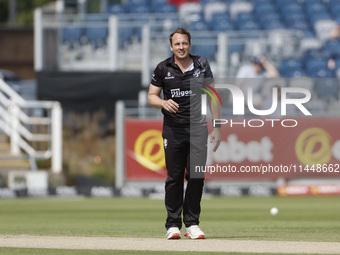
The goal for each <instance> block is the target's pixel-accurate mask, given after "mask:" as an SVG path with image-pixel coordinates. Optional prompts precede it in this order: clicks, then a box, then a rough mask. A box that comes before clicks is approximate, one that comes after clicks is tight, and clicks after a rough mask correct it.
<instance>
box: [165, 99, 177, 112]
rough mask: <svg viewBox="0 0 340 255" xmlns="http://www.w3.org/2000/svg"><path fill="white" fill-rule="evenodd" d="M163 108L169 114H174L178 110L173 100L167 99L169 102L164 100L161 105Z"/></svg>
mask: <svg viewBox="0 0 340 255" xmlns="http://www.w3.org/2000/svg"><path fill="white" fill-rule="evenodd" d="M163 108H164V109H165V110H166V111H168V112H171V113H176V112H177V111H178V108H179V104H177V103H176V102H175V101H174V100H172V99H169V100H164V103H163Z"/></svg>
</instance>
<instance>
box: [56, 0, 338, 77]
mask: <svg viewBox="0 0 340 255" xmlns="http://www.w3.org/2000/svg"><path fill="white" fill-rule="evenodd" d="M172 3H174V1H169V0H125V1H123V4H110V5H108V6H107V10H106V14H109V15H110V14H117V15H118V16H119V20H120V21H124V22H122V23H121V24H122V25H121V27H120V28H119V40H120V45H123V44H124V42H125V43H126V42H127V43H133V40H131V39H132V38H137V39H138V40H139V41H140V40H141V36H142V34H141V29H142V26H143V24H146V23H149V24H151V35H152V36H157V35H158V34H159V33H162V30H163V29H164V27H165V26H164V27H161V26H156V25H155V23H157V21H159V20H164V19H165V17H166V16H167V15H165V14H168V13H169V14H170V13H171V14H173V15H176V16H171V18H170V19H169V24H168V30H167V32H168V31H169V29H170V28H171V29H172V27H173V24H177V23H178V24H179V25H180V26H183V27H186V28H188V29H190V31H192V32H193V33H196V32H197V33H199V32H201V31H204V32H213V33H214V35H217V33H219V32H223V31H228V35H229V31H235V32H236V34H237V31H239V32H240V33H241V34H242V36H240V39H239V40H235V41H229V45H228V53H229V54H230V55H233V54H234V55H235V54H236V55H237V56H239V58H240V59H242V58H244V57H246V56H247V55H246V54H248V53H249V52H257V49H255V48H256V47H257V44H258V43H260V40H259V36H258V33H256V32H254V33H252V31H259V30H263V31H266V32H267V36H268V37H267V40H269V41H270V40H271V38H270V33H271V32H272V31H274V32H275V31H278V30H280V31H281V30H284V29H286V30H287V29H288V30H294V31H295V30H298V31H301V36H302V38H299V40H298V41H291V42H285V43H284V45H282V41H281V42H280V43H275V40H274V41H273V42H270V43H271V47H270V48H269V49H267V53H268V54H272V55H273V56H280V58H281V59H279V60H278V62H277V63H276V64H277V66H279V69H280V73H281V75H282V76H285V77H303V76H312V77H335V74H336V70H337V69H339V68H340V61H339V59H340V41H338V40H331V39H330V30H331V29H332V28H333V27H335V26H336V25H337V22H336V19H337V18H339V17H340V0H195V1H194V0H192V1H187V2H186V1H178V4H176V5H174V4H172ZM173 17H175V18H173ZM106 19H107V17H106ZM101 20H103V17H100V16H99V15H97V16H95V15H90V16H89V17H87V18H86V22H87V23H91V22H92V23H97V22H101ZM248 32H249V33H248ZM233 33H234V32H233ZM107 36H108V29H107V27H104V26H103V27H101V26H100V27H99V28H97V29H93V28H92V26H91V25H86V26H84V28H81V27H80V26H76V25H72V26H70V27H68V28H65V29H63V30H62V40H63V42H68V43H69V44H70V45H71V44H72V43H74V42H79V41H81V39H82V38H87V40H88V41H89V42H91V43H95V44H98V42H102V41H105V40H106V38H107ZM249 39H250V40H253V42H254V43H253V45H252V44H251V43H248V41H247V40H249ZM274 39H275V38H274ZM292 40H293V39H292ZM287 43H288V44H289V45H288V44H287ZM246 45H247V48H248V46H249V45H250V46H249V47H251V46H252V47H254V49H253V50H252V51H251V50H250V51H248V50H247V52H245V46H246ZM294 47H296V48H297V50H296V51H295V53H294V51H293V50H289V51H290V53H288V54H286V55H285V54H284V52H283V50H284V49H286V48H294ZM192 50H193V52H195V53H197V54H204V55H206V57H207V58H209V59H211V60H212V61H213V60H216V59H215V57H216V51H217V46H216V44H213V43H211V44H210V43H204V44H201V45H195V46H194V44H193V49H192ZM292 52H293V53H292ZM294 54H295V55H294ZM333 55H334V56H336V58H337V60H336V68H335V69H336V70H328V68H327V63H326V62H327V60H328V58H329V57H330V56H333ZM282 58H283V59H282ZM339 73H340V71H339Z"/></svg>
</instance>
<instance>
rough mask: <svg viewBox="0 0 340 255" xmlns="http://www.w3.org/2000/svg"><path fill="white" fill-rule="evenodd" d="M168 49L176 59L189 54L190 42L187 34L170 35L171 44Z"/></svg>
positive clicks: (183, 57)
mask: <svg viewBox="0 0 340 255" xmlns="http://www.w3.org/2000/svg"><path fill="white" fill-rule="evenodd" d="M170 49H171V50H172V51H173V52H174V55H175V57H176V58H177V59H185V58H187V57H188V56H189V51H190V49H191V44H190V43H189V39H188V36H187V35H183V34H178V33H176V34H174V35H173V36H172V44H171V45H170Z"/></svg>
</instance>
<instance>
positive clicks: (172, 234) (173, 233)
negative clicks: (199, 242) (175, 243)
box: [166, 227, 181, 240]
mask: <svg viewBox="0 0 340 255" xmlns="http://www.w3.org/2000/svg"><path fill="white" fill-rule="evenodd" d="M166 238H167V239H168V240H169V239H181V232H180V231H179V228H178V227H171V228H169V229H168V232H167V233H166Z"/></svg>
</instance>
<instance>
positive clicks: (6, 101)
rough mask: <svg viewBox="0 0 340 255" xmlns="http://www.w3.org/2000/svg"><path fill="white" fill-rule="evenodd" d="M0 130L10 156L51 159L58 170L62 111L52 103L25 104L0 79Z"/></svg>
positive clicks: (34, 102)
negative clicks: (7, 140) (5, 140)
mask: <svg viewBox="0 0 340 255" xmlns="http://www.w3.org/2000/svg"><path fill="white" fill-rule="evenodd" d="M0 130H2V131H3V132H4V133H5V134H6V135H8V137H9V138H10V143H11V153H12V154H13V155H17V154H19V153H20V152H21V151H23V152H24V153H27V154H28V155H30V156H31V157H33V158H35V159H51V170H52V171H53V172H54V173H60V172H61V171H62V109H61V106H60V103H59V102H56V101H31V100H30V101H28V100H25V99H23V98H22V97H21V96H20V95H19V94H17V93H16V92H15V91H14V90H13V89H12V88H11V87H10V86H9V85H8V84H6V83H5V82H4V81H3V80H2V79H1V78H0Z"/></svg>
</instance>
